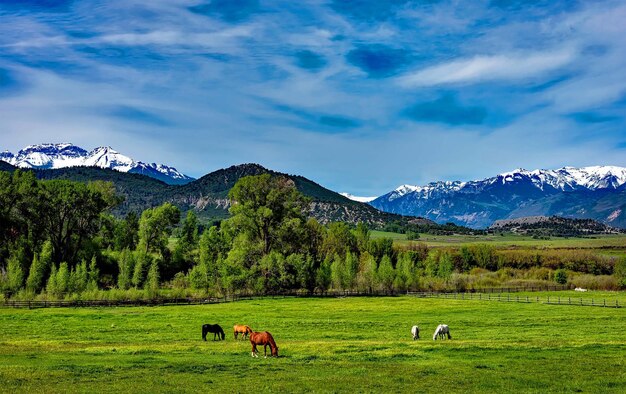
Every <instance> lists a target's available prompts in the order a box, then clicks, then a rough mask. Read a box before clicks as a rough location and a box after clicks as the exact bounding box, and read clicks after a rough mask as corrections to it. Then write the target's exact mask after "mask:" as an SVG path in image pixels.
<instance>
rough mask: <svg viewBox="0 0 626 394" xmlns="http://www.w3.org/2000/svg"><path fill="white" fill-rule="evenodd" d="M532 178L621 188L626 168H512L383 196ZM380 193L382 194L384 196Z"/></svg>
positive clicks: (557, 184) (540, 182) (556, 184)
mask: <svg viewBox="0 0 626 394" xmlns="http://www.w3.org/2000/svg"><path fill="white" fill-rule="evenodd" d="M523 181H530V182H531V183H532V184H533V185H534V186H535V187H537V188H538V189H541V190H543V189H544V188H545V187H546V186H550V187H552V188H554V189H557V190H561V191H571V190H581V189H588V190H596V189H604V188H613V189H615V188H618V187H619V186H621V185H623V184H625V183H626V168H624V167H616V166H592V167H582V168H575V167H563V168H559V169H557V170H533V171H528V170H525V169H523V168H518V169H516V170H513V171H510V172H504V173H502V174H498V175H496V176H495V177H491V178H486V179H482V180H475V181H469V182H460V181H438V182H431V183H429V184H427V185H425V186H412V185H402V186H399V187H398V188H396V189H395V190H393V191H391V192H389V193H387V194H386V195H384V196H381V197H385V199H386V200H387V201H393V200H395V199H397V198H399V197H403V196H406V195H408V194H414V195H415V197H419V198H429V197H431V196H432V195H433V194H438V193H448V192H456V191H470V190H476V189H482V188H484V187H486V186H489V185H494V184H502V185H505V184H507V183H513V182H523ZM381 197H379V198H381Z"/></svg>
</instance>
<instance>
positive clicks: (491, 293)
mask: <svg viewBox="0 0 626 394" xmlns="http://www.w3.org/2000/svg"><path fill="white" fill-rule="evenodd" d="M568 289H569V287H567V286H558V285H555V286H541V287H538V286H532V287H503V288H501V287H496V288H483V289H472V290H468V291H466V292H396V291H384V290H374V291H353V290H341V291H314V292H309V291H305V290H300V291H289V292H280V293H268V294H253V293H239V294H232V295H227V296H224V297H204V298H157V299H148V300H143V299H138V300H72V301H17V300H9V301H4V302H3V303H2V304H0V305H1V306H4V307H10V308H28V309H35V308H81V307H124V306H164V305H203V304H218V303H224V302H235V301H240V300H251V299H257V298H286V297H304V298H320V297H330V298H338V297H393V296H398V295H411V296H415V297H422V298H450V299H469V300H494V301H517V302H543V303H546V304H567V305H589V306H606V307H622V305H619V304H618V303H617V302H615V304H612V303H610V302H609V303H607V302H606V300H594V299H592V300H591V301H588V300H583V299H580V300H578V301H576V300H575V299H574V301H572V300H573V299H571V298H570V299H565V298H563V297H547V299H544V298H540V297H525V298H524V297H512V296H511V293H516V292H536V291H562V290H568ZM505 294H506V295H505Z"/></svg>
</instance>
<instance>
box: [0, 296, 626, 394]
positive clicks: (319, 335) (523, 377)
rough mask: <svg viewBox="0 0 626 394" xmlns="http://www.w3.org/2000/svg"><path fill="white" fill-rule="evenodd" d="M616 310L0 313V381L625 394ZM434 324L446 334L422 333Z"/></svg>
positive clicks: (283, 307)
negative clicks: (246, 336)
mask: <svg viewBox="0 0 626 394" xmlns="http://www.w3.org/2000/svg"><path fill="white" fill-rule="evenodd" d="M620 297H621V296H620ZM625 317H626V315H625V312H624V309H609V308H606V309H605V308H591V307H576V306H555V305H542V304H517V303H498V302H486V301H467V300H466V301H461V300H458V301H457V300H438V299H417V298H413V297H397V298H343V299H263V300H253V301H242V302H237V303H230V304H218V305H203V306H177V307H152V308H150V307H146V308H139V307H126V308H102V309H95V308H94V309H91V308H90V309H39V310H13V309H0V327H2V339H0V359H2V363H0V381H1V382H3V383H2V384H1V385H0V391H2V392H207V391H208V392H259V391H261V392H268V391H286V392H310V391H316V392H381V391H382V392H401V391H402V392H435V391H437V392H442V391H443V392H487V391H488V392H574V391H583V392H603V393H609V392H615V393H623V392H626V361H625V359H626V357H625V356H626V318H625ZM207 322H211V323H219V324H221V325H222V326H223V327H224V328H225V330H226V332H227V337H226V341H223V342H213V341H208V342H203V341H202V340H201V335H200V334H201V333H200V326H201V324H202V323H207ZM440 322H445V323H447V324H449V325H450V330H451V333H452V336H453V339H452V340H450V341H441V342H440V341H437V342H434V341H432V337H431V336H432V332H433V330H434V329H435V327H436V325H437V324H438V323H440ZM234 323H246V324H250V325H251V326H252V327H253V328H254V329H258V330H268V331H270V332H272V334H273V335H274V337H275V339H276V341H277V343H278V345H279V347H280V357H279V358H278V359H272V358H268V359H263V358H257V359H253V358H251V357H250V345H249V343H248V342H239V341H235V340H234V339H233V337H232V333H231V332H230V330H229V328H230V327H231V326H232V325H233V324H234ZM413 324H419V325H420V327H421V328H422V337H423V338H422V339H421V340H419V341H412V340H411V338H410V332H409V331H410V328H411V326H412V325H413ZM261 352H262V350H261Z"/></svg>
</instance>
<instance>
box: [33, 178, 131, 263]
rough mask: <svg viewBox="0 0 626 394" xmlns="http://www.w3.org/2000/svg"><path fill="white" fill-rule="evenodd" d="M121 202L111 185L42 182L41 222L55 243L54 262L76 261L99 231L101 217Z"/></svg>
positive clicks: (39, 206)
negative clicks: (84, 243)
mask: <svg viewBox="0 0 626 394" xmlns="http://www.w3.org/2000/svg"><path fill="white" fill-rule="evenodd" d="M119 201H120V199H119V197H118V196H117V195H116V194H115V188H114V186H113V184H111V183H110V182H100V181H96V182H91V183H89V184H84V183H80V182H71V181H66V180H51V181H42V182H41V188H40V189H39V195H38V196H37V209H38V212H39V217H38V220H39V222H40V223H41V227H42V230H43V234H45V235H46V238H48V239H49V240H50V241H51V243H52V248H53V260H54V261H55V262H60V261H65V262H67V261H69V262H73V261H75V260H76V257H77V254H78V252H79V250H80V249H81V246H82V245H83V242H85V241H86V240H89V239H91V238H92V237H93V236H94V235H95V234H96V233H97V232H98V231H99V219H100V215H101V214H102V213H103V212H104V211H106V210H108V209H110V208H112V207H113V206H115V205H117V204H118V203H119Z"/></svg>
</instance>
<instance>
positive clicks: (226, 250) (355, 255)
mask: <svg viewBox="0 0 626 394" xmlns="http://www.w3.org/2000/svg"><path fill="white" fill-rule="evenodd" d="M228 197H229V199H230V200H231V201H232V205H231V208H230V217H229V218H228V219H226V220H223V221H221V222H219V223H216V224H215V225H213V226H210V227H205V226H202V225H200V223H199V222H198V219H197V217H196V216H195V214H194V212H193V211H189V212H187V214H186V215H185V218H184V219H183V220H182V223H181V220H180V219H181V212H180V211H179V209H178V208H177V207H175V206H173V205H171V204H169V203H165V204H163V205H160V206H157V207H153V208H149V209H146V210H144V211H143V212H141V213H140V214H139V213H138V214H134V213H129V214H128V215H126V217H124V218H116V217H114V216H113V215H111V213H110V212H111V209H113V208H114V207H115V206H116V205H117V204H119V203H120V198H119V197H118V196H117V195H116V194H115V189H114V188H113V185H112V184H111V183H106V182H91V183H80V182H71V181H65V180H37V179H35V177H34V175H33V174H32V173H31V172H22V171H15V172H14V173H12V174H9V173H6V172H0V237H1V239H0V241H1V244H0V288H1V290H2V292H3V294H4V297H5V298H9V297H13V298H25V299H27V298H77V297H79V298H80V297H83V296H84V297H86V298H94V293H97V292H102V291H103V290H106V291H110V292H112V294H117V295H119V297H129V296H133V297H136V296H137V294H141V295H142V297H146V298H154V297H159V296H160V295H161V294H163V293H164V292H173V291H174V292H179V293H180V292H183V293H185V292H186V293H194V294H207V295H220V294H234V293H237V292H241V291H246V292H254V293H274V292H279V291H282V290H294V289H306V290H309V291H313V290H318V291H320V290H321V291H324V290H328V289H336V290H347V289H350V290H361V291H371V290H394V291H403V290H439V289H447V288H449V289H456V290H461V289H465V288H471V287H481V286H494V285H502V284H505V285H511V284H524V283H525V284H530V285H533V284H540V283H545V282H552V283H553V282H555V281H556V282H558V283H567V282H568V281H570V282H572V283H574V281H576V280H583V279H584V280H587V281H589V280H590V278H591V277H590V276H593V277H594V278H595V279H594V280H595V281H596V282H594V283H595V284H592V286H590V287H599V288H618V287H619V286H624V285H625V284H626V280H625V278H626V260H624V259H618V258H613V257H605V256H599V255H595V254H592V253H580V252H574V251H572V252H569V251H565V252H564V251H547V250H542V251H530V250H497V249H495V248H493V247H491V246H489V245H485V244H483V245H473V246H467V247H461V248H457V249H452V250H439V249H437V250H429V248H428V247H427V246H426V245H425V244H422V243H412V244H410V245H408V246H404V247H397V246H394V244H393V240H391V239H388V238H379V239H372V238H370V231H369V229H368V228H367V226H365V225H364V224H358V225H356V226H350V225H348V224H346V223H342V222H335V223H330V224H329V225H327V226H324V225H321V224H320V223H319V222H317V221H316V220H315V219H313V218H307V217H306V215H305V212H307V207H308V206H309V202H310V201H309V200H308V199H307V198H306V197H304V196H303V195H302V194H301V193H300V192H298V191H297V189H296V188H295V187H294V184H293V181H291V180H289V179H287V178H283V177H271V176H270V175H269V174H264V175H258V176H247V177H243V178H241V179H240V180H239V181H238V182H237V183H236V184H235V186H234V187H233V188H232V189H231V191H230V192H229V195H228ZM454 228H455V226H453V225H451V226H449V229H450V231H453V229H454ZM411 231H413V230H411ZM415 231H416V232H417V231H418V229H417V228H416V229H415ZM585 275H587V276H585ZM597 278H600V279H597ZM516 281H517V282H523V283H516ZM96 297H97V296H96Z"/></svg>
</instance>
